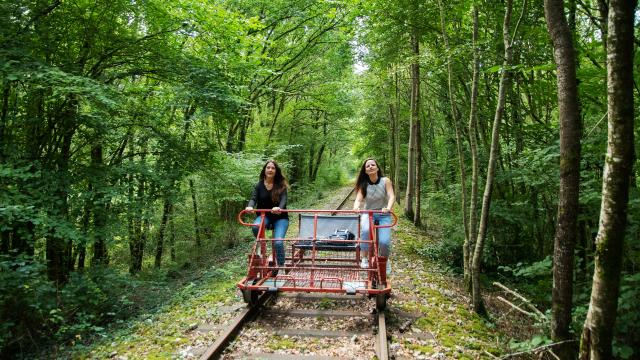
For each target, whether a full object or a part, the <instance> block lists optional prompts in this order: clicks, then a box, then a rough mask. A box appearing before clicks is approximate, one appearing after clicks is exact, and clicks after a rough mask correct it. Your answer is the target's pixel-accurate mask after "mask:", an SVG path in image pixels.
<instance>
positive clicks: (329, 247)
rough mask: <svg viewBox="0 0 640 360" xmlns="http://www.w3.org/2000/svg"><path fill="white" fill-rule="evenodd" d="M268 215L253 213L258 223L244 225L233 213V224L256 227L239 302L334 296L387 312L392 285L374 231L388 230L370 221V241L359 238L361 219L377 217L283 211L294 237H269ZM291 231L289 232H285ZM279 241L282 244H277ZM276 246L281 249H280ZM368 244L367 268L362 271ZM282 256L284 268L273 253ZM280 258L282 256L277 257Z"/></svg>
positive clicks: (340, 212) (352, 212)
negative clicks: (369, 301) (275, 295)
mask: <svg viewBox="0 0 640 360" xmlns="http://www.w3.org/2000/svg"><path fill="white" fill-rule="evenodd" d="M270 211H271V210H265V209H262V210H253V213H255V214H257V215H258V216H259V217H260V221H259V222H256V223H255V224H254V223H253V222H251V223H248V222H245V221H244V220H243V217H244V216H245V215H246V214H248V211H246V210H243V211H241V212H240V213H239V214H238V221H239V222H240V223H241V224H242V225H244V226H249V227H258V235H257V237H256V239H255V243H254V245H253V248H252V251H251V253H250V254H249V255H248V271H247V276H246V277H245V278H244V279H242V280H241V281H240V282H239V283H238V288H240V290H241V291H242V295H243V298H244V301H245V302H246V303H248V304H249V305H255V304H256V303H257V300H258V297H259V296H260V295H261V294H262V293H264V292H315V293H338V294H348V295H355V294H366V295H368V296H370V297H375V298H376V307H377V308H378V309H379V310H384V309H385V308H386V301H387V297H388V296H389V295H390V293H391V285H390V283H389V281H388V279H387V273H386V268H387V258H386V257H384V256H378V241H377V229H379V228H383V227H392V226H394V225H395V224H396V223H397V220H398V218H397V216H396V215H395V214H393V213H389V214H390V215H391V216H392V217H393V222H392V224H389V225H378V224H377V223H375V222H374V221H373V216H372V215H370V216H369V222H370V223H369V228H370V229H371V231H370V232H369V233H370V234H371V235H370V238H369V239H362V238H360V215H361V214H364V213H370V214H373V213H377V212H381V211H372V210H359V211H356V210H282V212H288V213H289V214H290V215H292V214H297V216H298V228H297V229H296V230H297V232H296V236H295V237H288V236H285V238H271V237H267V236H266V235H267V234H268V232H270V231H269V230H272V229H267V228H266V226H265V218H266V215H267V214H268V213H269V212H270ZM292 230H293V229H291V228H290V229H289V233H291V232H292ZM280 242H281V243H280ZM279 244H282V245H283V246H282V247H280V245H279ZM366 244H368V249H369V254H368V266H366V267H361V260H362V257H363V256H364V252H363V251H361V248H362V247H363V245H364V246H366ZM277 248H280V249H283V250H280V251H282V252H284V264H282V265H278V264H277V261H276V249H277ZM280 256H281V257H282V254H281V255H280Z"/></svg>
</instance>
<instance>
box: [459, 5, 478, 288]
mask: <svg viewBox="0 0 640 360" xmlns="http://www.w3.org/2000/svg"><path fill="white" fill-rule="evenodd" d="M472 11H473V40H472V41H473V78H472V80H471V104H470V110H469V145H470V147H471V199H469V230H468V231H467V237H466V238H465V243H464V245H463V249H462V251H463V261H464V265H463V269H464V283H465V288H466V289H467V291H468V292H469V293H471V264H472V256H471V254H473V246H472V244H471V242H472V239H473V240H475V239H476V236H477V214H476V213H477V204H478V141H477V138H476V137H477V126H476V125H477V117H478V73H479V72H480V56H479V49H478V8H477V7H476V5H475V3H474V5H473V10H472Z"/></svg>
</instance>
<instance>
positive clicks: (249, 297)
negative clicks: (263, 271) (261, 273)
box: [242, 279, 260, 306]
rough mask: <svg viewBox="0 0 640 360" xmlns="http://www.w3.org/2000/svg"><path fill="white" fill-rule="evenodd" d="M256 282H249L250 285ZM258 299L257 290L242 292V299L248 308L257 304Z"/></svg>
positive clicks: (244, 290)
mask: <svg viewBox="0 0 640 360" xmlns="http://www.w3.org/2000/svg"><path fill="white" fill-rule="evenodd" d="M256 281H257V279H256V280H253V281H252V282H251V285H253V284H255V283H256ZM258 297H260V292H259V291H257V290H251V289H243V290H242V299H243V300H244V302H245V303H247V305H249V306H255V305H256V304H257V303H258Z"/></svg>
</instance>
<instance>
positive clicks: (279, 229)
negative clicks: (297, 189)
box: [246, 160, 289, 265]
mask: <svg viewBox="0 0 640 360" xmlns="http://www.w3.org/2000/svg"><path fill="white" fill-rule="evenodd" d="M287 187H288V184H287V179H286V178H285V177H284V175H282V169H280V166H279V165H278V163H277V162H275V160H267V162H266V163H265V164H264V166H263V167H262V172H260V181H258V183H257V184H256V186H255V188H254V189H253V193H252V194H251V199H250V200H249V203H248V204H247V207H246V210H247V211H253V209H254V207H255V208H257V209H271V212H268V213H266V214H265V217H264V226H265V228H273V237H274V238H276V239H283V238H284V237H285V235H286V233H287V229H288V228H289V214H288V213H286V212H284V213H283V212H281V211H280V210H283V209H286V208H287ZM261 221H262V216H260V214H259V215H258V216H257V217H256V220H255V221H254V224H256V225H259V224H260V222H261ZM252 230H253V234H254V235H255V236H258V226H254V227H253V228H252ZM275 247H276V258H277V259H276V260H277V262H278V265H283V264H284V243H283V241H282V240H275Z"/></svg>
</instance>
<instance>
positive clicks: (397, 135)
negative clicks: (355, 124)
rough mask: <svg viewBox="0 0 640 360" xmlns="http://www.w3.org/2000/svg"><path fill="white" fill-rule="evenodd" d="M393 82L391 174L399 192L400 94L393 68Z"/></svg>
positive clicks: (396, 71) (396, 70) (397, 197)
mask: <svg viewBox="0 0 640 360" xmlns="http://www.w3.org/2000/svg"><path fill="white" fill-rule="evenodd" d="M394 81H395V86H394V89H395V93H396V96H395V97H396V106H395V116H394V117H395V131H394V148H393V153H394V157H395V158H394V162H395V164H396V167H395V169H394V172H393V174H392V175H393V184H394V185H395V187H396V191H398V192H399V191H400V94H399V91H400V90H399V89H398V67H397V65H396V66H395V72H394ZM396 202H397V203H398V204H400V194H398V193H396Z"/></svg>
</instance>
